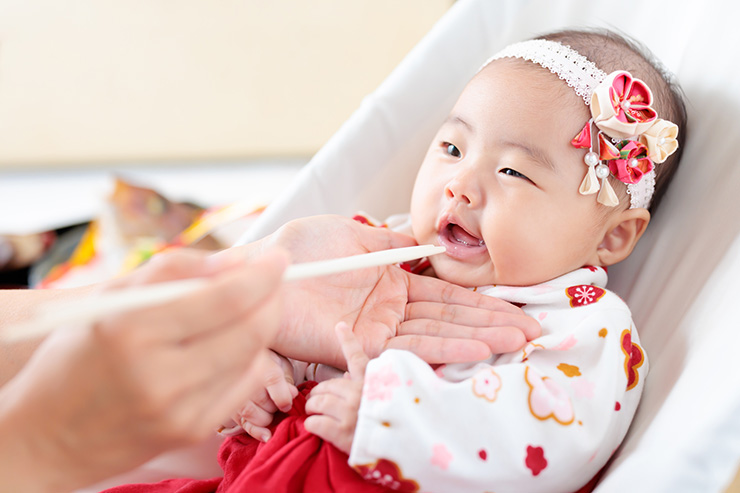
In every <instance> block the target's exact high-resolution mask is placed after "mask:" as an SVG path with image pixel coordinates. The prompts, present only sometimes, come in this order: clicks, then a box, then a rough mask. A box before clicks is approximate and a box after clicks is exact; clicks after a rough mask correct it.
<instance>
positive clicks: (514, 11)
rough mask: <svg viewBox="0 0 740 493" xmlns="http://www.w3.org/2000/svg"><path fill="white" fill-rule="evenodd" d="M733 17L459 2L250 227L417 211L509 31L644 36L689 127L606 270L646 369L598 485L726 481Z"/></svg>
mask: <svg viewBox="0 0 740 493" xmlns="http://www.w3.org/2000/svg"><path fill="white" fill-rule="evenodd" d="M738 18H740V7H738V5H737V4H736V3H732V2H729V1H722V0H704V1H702V2H694V1H688V0H687V1H682V2H676V1H675V0H649V1H644V0H622V1H613V2H609V1H599V2H596V1H593V0H561V1H555V0H529V1H522V0H462V1H459V2H457V3H456V4H455V5H454V6H453V7H452V8H451V9H450V11H449V12H448V13H447V14H446V15H445V16H444V17H443V18H442V19H441V21H440V22H439V23H438V24H437V25H436V26H435V27H434V28H433V29H432V31H431V32H430V33H429V34H428V35H427V36H426V37H425V38H424V39H423V40H422V41H421V42H420V43H419V44H418V46H416V48H415V49H414V50H413V51H412V52H411V53H410V54H409V55H408V57H407V58H406V59H405V60H404V61H403V62H402V63H401V64H400V65H399V66H398V67H397V69H396V70H395V71H394V72H393V73H392V74H391V75H390V76H389V77H388V79H387V80H386V81H385V82H384V83H383V84H382V85H381V86H380V87H379V88H378V89H377V90H376V91H375V92H374V93H373V94H371V95H370V96H368V97H367V98H366V99H365V100H364V101H363V103H362V106H361V107H360V108H359V109H358V110H357V112H356V113H355V114H354V115H353V116H352V117H351V118H350V119H349V120H348V121H347V122H346V123H345V125H344V126H343V127H342V128H341V129H340V130H339V131H338V132H337V133H336V135H334V137H333V138H332V139H331V140H330V141H329V142H328V143H327V144H326V145H325V146H324V147H323V149H321V150H320V151H319V152H318V153H317V154H316V156H315V157H314V159H313V160H312V161H311V163H310V164H309V165H308V166H307V167H306V168H305V169H304V170H303V172H302V173H301V174H300V175H299V177H298V179H297V180H295V181H294V183H293V185H292V186H291V187H290V189H289V190H287V191H286V192H285V193H284V194H282V196H280V197H279V199H278V200H276V201H275V202H274V203H273V204H272V205H270V207H268V208H267V210H266V211H265V213H264V214H263V216H262V217H261V218H260V219H259V220H258V222H257V223H256V224H255V225H254V226H253V227H252V228H251V229H250V230H249V231H248V232H247V234H246V235H245V236H244V237H243V238H242V241H243V242H244V241H250V240H253V239H256V238H259V237H262V236H264V235H265V234H268V233H270V232H272V231H274V230H275V229H276V228H278V227H279V226H280V225H281V224H283V223H284V222H286V221H288V220H290V219H293V218H296V217H299V216H306V215H311V214H320V213H337V214H344V215H351V214H353V213H354V212H356V211H358V210H363V211H367V212H368V213H370V214H371V215H373V216H375V217H379V218H382V217H386V216H388V215H390V214H393V213H398V212H406V211H408V204H409V196H410V192H411V188H412V185H413V180H414V177H415V175H416V171H417V169H418V165H419V164H420V163H421V160H422V158H423V156H424V153H425V151H426V149H427V146H428V145H429V142H430V141H431V139H432V137H433V136H434V134H435V132H436V130H437V128H438V127H439V125H440V123H441V122H442V120H443V119H444V118H445V117H446V115H447V113H448V112H449V110H450V108H451V107H452V105H453V104H454V103H455V101H456V99H457V96H458V94H459V93H460V91H461V90H462V88H463V87H464V85H465V83H466V82H467V81H468V80H469V79H470V77H471V76H472V75H473V74H474V73H475V72H476V70H477V69H478V67H480V65H481V64H482V62H483V61H484V60H486V59H487V58H488V57H489V56H490V55H492V54H493V53H495V52H496V51H498V50H499V49H500V48H502V47H503V46H504V45H506V44H508V43H510V42H514V41H519V40H522V39H526V38H529V37H531V36H534V35H536V34H539V33H543V32H547V31H551V30H555V29H563V28H567V27H584V26H599V27H608V28H612V29H616V30H618V31H622V32H624V33H626V34H627V35H629V36H632V37H634V38H636V39H639V40H640V41H642V42H643V43H644V44H646V45H647V46H648V47H650V49H651V50H652V51H653V52H654V53H655V55H656V56H657V57H658V58H659V59H660V60H662V61H663V63H664V64H665V65H666V66H667V67H668V68H669V69H670V70H671V71H672V72H673V73H675V74H676V76H677V78H678V80H679V81H680V83H681V85H682V86H683V88H684V90H685V93H686V97H687V102H688V111H689V122H690V123H689V134H687V135H689V140H688V143H687V146H686V149H685V153H684V157H683V162H682V165H681V168H680V169H679V171H678V174H677V176H676V177H675V180H674V182H673V183H672V184H671V188H670V190H669V192H668V194H667V196H666V197H665V198H664V201H663V203H662V204H661V207H660V209H659V210H658V212H657V214H656V216H655V217H654V218H653V222H652V223H651V225H650V228H648V232H647V233H646V236H645V237H644V238H643V239H642V241H641V242H640V244H639V246H638V247H637V250H636V251H635V252H634V253H633V255H632V256H631V257H630V258H629V259H628V260H627V261H625V262H623V263H622V264H620V265H618V266H615V267H614V268H612V269H610V284H609V286H610V287H611V289H613V290H615V291H616V292H617V293H618V294H619V295H620V296H622V297H623V298H624V299H625V300H626V301H627V302H628V304H629V306H630V307H631V308H632V310H633V314H634V318H635V321H636V323H637V325H638V328H639V331H640V337H641V339H642V342H643V344H644V347H645V348H646V350H647V353H648V356H649V358H650V366H651V370H650V374H649V376H648V378H647V380H646V386H645V393H644V396H643V400H642V403H641V405H640V408H639V410H638V412H637V416H636V418H635V421H634V423H633V425H632V429H631V431H630V433H629V435H628V436H627V439H626V440H625V442H624V445H623V446H622V448H621V449H620V450H619V452H618V454H617V456H616V458H615V460H614V461H613V463H612V464H611V465H610V466H609V469H608V472H607V474H606V475H605V476H604V478H603V480H602V481H601V482H600V484H599V485H598V487H597V489H596V491H598V492H607V491H609V492H611V491H640V492H642V491H645V492H661V491H666V492H668V491H670V492H683V491H686V492H699V491H701V492H705V491H723V490H725V489H726V488H727V487H728V485H729V483H730V482H731V481H732V479H733V477H734V475H735V473H736V471H737V466H738V461H739V460H740V364H739V363H738V360H739V359H740V358H738V353H740V322H739V321H738V320H740V308H738V306H739V305H736V304H735V303H738V301H739V300H740V287H738V286H740V283H739V282H738V279H740V152H738V148H739V147H740V82H739V81H740V56H738V54H737V49H738V47H740V29H738V27H737V25H736V22H737V19H738ZM736 111H737V113H735V112H736ZM736 358H738V359H736Z"/></svg>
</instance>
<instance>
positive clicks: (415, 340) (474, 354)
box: [385, 335, 491, 363]
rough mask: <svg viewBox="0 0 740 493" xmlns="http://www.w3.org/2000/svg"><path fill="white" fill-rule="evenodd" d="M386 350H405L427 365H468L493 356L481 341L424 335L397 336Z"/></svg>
mask: <svg viewBox="0 0 740 493" xmlns="http://www.w3.org/2000/svg"><path fill="white" fill-rule="evenodd" d="M385 349H405V350H407V351H411V352H412V353H414V354H416V355H417V356H419V357H420V358H421V359H423V360H424V361H426V362H427V363H467V362H471V361H481V360H484V359H486V358H488V357H490V356H491V350H490V348H489V347H488V345H487V344H486V343H484V342H481V341H476V340H474V339H451V338H443V337H434V336H424V335H404V336H396V337H394V338H392V339H389V340H388V341H387V342H386V344H385Z"/></svg>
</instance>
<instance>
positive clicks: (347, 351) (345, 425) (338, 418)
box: [305, 322, 368, 454]
mask: <svg viewBox="0 0 740 493" xmlns="http://www.w3.org/2000/svg"><path fill="white" fill-rule="evenodd" d="M335 330H336V333H337V336H338V337H339V342H340V343H341V345H342V353H343V354H344V358H345V359H346V360H347V368H348V369H349V372H348V373H346V374H345V375H344V376H345V378H334V379H331V380H326V381H325V382H321V383H320V384H318V385H317V386H316V387H314V388H313V389H312V390H311V394H310V395H309V396H308V401H306V412H307V413H308V414H310V415H311V416H309V417H308V418H306V422H305V427H306V430H308V431H309V432H310V433H313V434H314V435H317V436H319V437H321V438H323V439H324V440H326V441H327V442H330V443H332V444H334V446H335V447H337V448H338V449H339V450H341V451H343V452H345V453H347V454H349V452H350V450H351V449H352V440H353V438H354V435H355V427H356V426H357V412H358V410H359V409H360V400H361V398H362V384H363V382H364V380H365V367H366V366H367V362H368V357H367V355H366V354H365V352H364V351H363V350H362V345H361V344H360V342H359V341H358V340H357V338H355V335H354V333H352V329H351V328H350V327H349V326H348V325H347V324H346V323H344V322H339V323H338V324H337V326H336V327H335Z"/></svg>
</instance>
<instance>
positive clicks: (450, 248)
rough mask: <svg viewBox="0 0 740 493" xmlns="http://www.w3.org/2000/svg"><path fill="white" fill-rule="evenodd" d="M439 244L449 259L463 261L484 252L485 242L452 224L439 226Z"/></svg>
mask: <svg viewBox="0 0 740 493" xmlns="http://www.w3.org/2000/svg"><path fill="white" fill-rule="evenodd" d="M441 226H442V227H441V228H440V229H439V243H440V245H442V246H444V247H445V248H446V249H447V255H448V256H450V257H454V258H458V259H464V258H469V257H472V256H475V255H478V254H481V253H484V252H486V251H487V250H486V242H485V241H483V239H482V238H478V237H477V236H475V235H474V234H472V233H471V232H470V231H468V230H466V229H465V228H464V227H462V226H460V225H459V224H457V223H454V222H448V223H447V224H443V225H441Z"/></svg>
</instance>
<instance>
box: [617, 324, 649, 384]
mask: <svg viewBox="0 0 740 493" xmlns="http://www.w3.org/2000/svg"><path fill="white" fill-rule="evenodd" d="M622 352H623V353H624V372H625V374H626V375H627V390H632V389H633V388H635V386H636V385H637V383H638V382H639V381H640V374H639V373H638V371H637V369H638V368H640V367H641V366H642V364H643V363H644V362H645V353H644V352H643V351H642V348H641V347H640V346H638V345H637V344H635V343H633V342H632V331H631V330H629V329H625V330H624V332H622Z"/></svg>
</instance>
